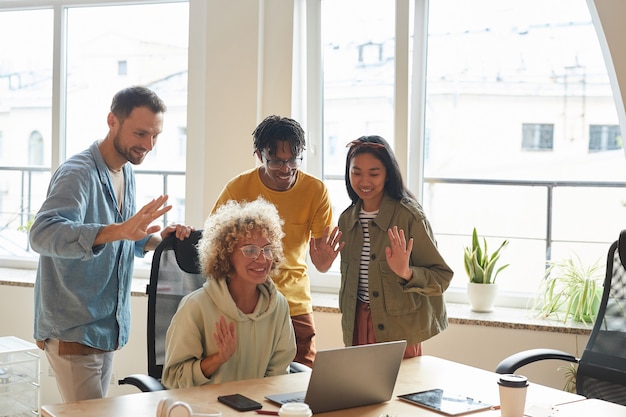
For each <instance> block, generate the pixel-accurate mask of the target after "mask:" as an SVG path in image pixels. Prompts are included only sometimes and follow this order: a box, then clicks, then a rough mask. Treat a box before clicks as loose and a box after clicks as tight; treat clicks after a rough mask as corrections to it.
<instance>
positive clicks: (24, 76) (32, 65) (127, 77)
mask: <svg viewBox="0 0 626 417" xmlns="http://www.w3.org/2000/svg"><path fill="white" fill-rule="evenodd" d="M58 3H59V2H58V1H57V0H50V1H34V0H33V1H29V0H25V1H23V2H21V4H20V7H24V10H10V11H8V10H6V11H4V10H3V9H2V7H1V6H0V36H1V37H2V38H3V39H11V40H12V41H11V42H2V43H0V97H2V102H3V103H2V104H3V106H2V107H0V129H1V130H2V131H3V132H4V133H5V135H6V137H7V138H9V139H11V140H8V141H5V149H4V152H2V154H0V169H2V175H1V176H0V190H2V193H3V199H2V200H1V201H0V204H1V206H0V260H1V259H2V258H5V259H6V258H11V259H15V258H17V259H24V260H33V259H36V254H34V253H33V252H31V251H30V250H29V247H28V240H27V234H26V233H25V232H24V231H23V229H24V226H25V225H27V222H28V221H29V220H30V219H31V218H32V216H33V215H34V213H36V211H37V210H38V209H39V207H40V205H41V203H42V201H43V199H44V198H45V192H46V189H47V185H48V182H49V179H50V171H51V170H54V169H55V168H56V166H58V164H59V163H61V162H62V161H64V160H65V159H66V158H68V157H69V156H72V155H74V154H76V153H78V152H80V151H82V150H84V149H86V148H87V147H89V145H90V144H91V143H93V142H94V141H96V140H100V139H102V138H103V137H104V135H105V134H106V132H107V124H106V116H107V113H108V111H109V106H110V104H111V98H112V97H113V95H114V94H115V93H116V92H117V91H118V90H120V89H121V88H124V87H126V86H129V85H134V84H140V85H146V86H148V87H150V88H151V89H153V90H155V91H156V92H157V94H159V96H160V97H161V98H162V99H163V100H164V101H165V103H166V105H167V106H168V111H167V113H166V116H165V120H166V122H165V123H164V130H163V132H162V134H161V135H160V136H159V142H158V145H157V147H155V150H156V149H158V153H157V152H156V151H155V152H151V153H150V154H149V156H148V157H147V158H146V161H144V163H143V164H141V165H140V166H137V167H135V172H136V179H137V204H138V205H139V206H141V205H143V204H145V203H147V202H148V201H150V200H151V199H152V198H154V197H156V196H158V195H161V194H164V193H167V194H169V195H170V203H171V204H176V205H177V206H178V207H177V209H176V210H172V211H170V212H169V213H167V216H166V217H165V218H163V222H164V223H166V224H169V223H171V222H176V221H183V219H184V217H183V216H184V212H185V207H184V204H185V195H184V191H185V185H184V184H185V166H186V161H185V154H184V151H183V153H181V151H180V149H181V141H184V139H185V137H184V136H181V133H180V132H181V131H185V128H186V123H187V108H186V101H187V65H188V64H187V50H188V47H187V44H188V38H189V36H188V22H189V17H188V14H189V12H188V9H189V5H188V3H187V2H184V1H179V0H173V1H171V2H154V1H142V0H140V1H136V0H133V1H123V0H112V1H108V2H100V3H98V4H97V5H95V4H94V2H93V1H90V0H85V1H72V2H68V3H70V4H71V6H63V7H61V8H54V10H53V8H52V7H51V6H53V5H56V4H58ZM22 4H23V6H22ZM9 7H12V8H13V9H14V8H15V6H9ZM55 12H58V13H60V14H61V15H62V16H63V18H62V19H56V20H55V15H54V13H55ZM147 16H149V18H146V17H147ZM55 21H59V22H62V25H63V26H62V27H61V26H59V27H55V26H54V22H55ZM155 21H167V22H168V30H166V31H165V30H163V28H162V27H161V26H160V25H155V24H154V22H155ZM111 22H115V24H114V25H111ZM33 31H34V32H33ZM55 32H56V33H58V34H60V33H63V34H64V35H65V36H66V42H64V43H62V44H59V45H53V41H52V40H53V39H61V36H60V35H59V36H57V37H55V36H53V35H54V33H55ZM53 50H54V51H55V53H57V54H59V56H65V57H66V60H65V61H63V60H60V59H59V60H58V61H62V63H61V64H60V65H59V66H58V67H54V66H53V64H54V62H55V60H54V56H53ZM55 82H58V83H59V85H61V86H62V87H64V88H63V90H62V91H60V92H59V96H53V88H52V87H53V85H54V83H55ZM7 145H8V146H10V149H6V146H7ZM182 148H183V149H184V146H182ZM139 266H140V267H141V264H140V265H139Z"/></svg>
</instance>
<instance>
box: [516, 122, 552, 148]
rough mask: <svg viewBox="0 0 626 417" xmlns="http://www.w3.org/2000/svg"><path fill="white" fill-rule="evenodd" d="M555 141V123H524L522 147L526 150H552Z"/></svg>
mask: <svg viewBox="0 0 626 417" xmlns="http://www.w3.org/2000/svg"><path fill="white" fill-rule="evenodd" d="M553 142H554V125H553V124H548V123H524V124H522V149H523V150H525V151H551V150H552V144H553Z"/></svg>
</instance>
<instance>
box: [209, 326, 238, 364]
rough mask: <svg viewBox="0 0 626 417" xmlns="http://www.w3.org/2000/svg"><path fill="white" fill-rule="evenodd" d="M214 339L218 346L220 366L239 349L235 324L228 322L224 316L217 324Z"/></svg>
mask: <svg viewBox="0 0 626 417" xmlns="http://www.w3.org/2000/svg"><path fill="white" fill-rule="evenodd" d="M213 339H215V344H216V345H217V354H216V355H217V359H218V362H219V363H220V364H222V363H225V362H226V361H227V360H228V359H230V357H231V356H233V354H234V353H235V349H236V348H237V335H236V334H235V322H232V321H231V322H230V323H227V322H226V318H224V316H220V320H219V321H218V322H217V323H215V332H213Z"/></svg>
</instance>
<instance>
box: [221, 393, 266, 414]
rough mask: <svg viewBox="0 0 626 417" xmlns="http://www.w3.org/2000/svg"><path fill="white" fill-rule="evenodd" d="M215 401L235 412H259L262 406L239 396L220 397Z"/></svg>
mask: <svg viewBox="0 0 626 417" xmlns="http://www.w3.org/2000/svg"><path fill="white" fill-rule="evenodd" d="M217 400H218V401H219V402H221V403H222V404H226V405H227V406H229V407H231V408H234V409H235V410H237V411H250V410H259V409H261V408H262V407H263V405H262V404H261V403H259V402H256V401H254V400H253V399H251V398H248V397H246V396H244V395H241V394H231V395H220V396H219V397H217Z"/></svg>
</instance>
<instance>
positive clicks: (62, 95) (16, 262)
mask: <svg viewBox="0 0 626 417" xmlns="http://www.w3.org/2000/svg"><path fill="white" fill-rule="evenodd" d="M168 3H191V1H190V0H105V1H97V0H8V1H4V0H3V1H0V12H14V11H28V10H53V34H52V35H53V36H52V43H53V47H52V49H53V53H52V102H51V136H50V143H51V161H50V172H54V171H55V170H56V169H57V168H58V167H59V165H60V164H61V163H63V162H64V161H65V159H67V158H68V157H70V156H71V155H66V142H65V141H66V129H65V120H66V112H65V108H66V104H67V95H66V88H65V87H66V77H67V67H66V60H67V59H66V58H67V39H66V36H67V33H66V30H65V28H66V26H67V10H68V9H69V8H77V7H107V6H136V5H154V4H168ZM202 42H204V40H203V41H202ZM189 48H190V49H191V46H190V47H189ZM47 168H48V167H45V169H47ZM200 200H201V197H200V196H198V195H197V194H191V195H189V197H187V196H186V198H185V203H186V204H199V203H198V201H200ZM37 263H38V261H37V260H36V259H9V258H0V268H3V267H5V268H13V267H16V268H25V269H36V268H37ZM148 271H149V267H142V266H141V265H140V264H138V263H136V267H135V276H148Z"/></svg>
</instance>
